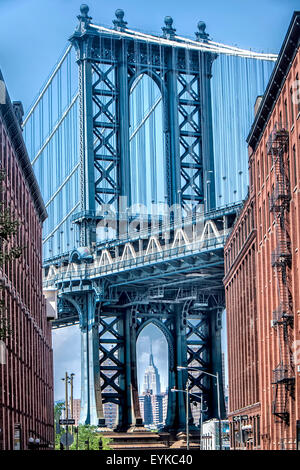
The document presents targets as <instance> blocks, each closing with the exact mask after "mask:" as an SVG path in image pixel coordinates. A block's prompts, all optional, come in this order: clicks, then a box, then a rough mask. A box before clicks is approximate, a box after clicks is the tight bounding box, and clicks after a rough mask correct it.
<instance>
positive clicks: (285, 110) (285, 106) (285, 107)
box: [284, 100, 289, 129]
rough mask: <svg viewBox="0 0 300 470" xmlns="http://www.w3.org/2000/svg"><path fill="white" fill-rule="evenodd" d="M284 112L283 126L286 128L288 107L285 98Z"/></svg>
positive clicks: (287, 124)
mask: <svg viewBox="0 0 300 470" xmlns="http://www.w3.org/2000/svg"><path fill="white" fill-rule="evenodd" d="M284 114H285V128H286V129H288V126H289V120H288V107H287V101H286V100H284Z"/></svg>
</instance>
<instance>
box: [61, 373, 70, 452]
mask: <svg viewBox="0 0 300 470" xmlns="http://www.w3.org/2000/svg"><path fill="white" fill-rule="evenodd" d="M69 378H70V377H69V376H68V372H66V375H65V378H64V379H62V380H64V381H65V411H66V416H65V417H66V419H69V409H68V408H69V403H68V383H69ZM68 432H69V426H68V425H66V449H67V450H69V444H68Z"/></svg>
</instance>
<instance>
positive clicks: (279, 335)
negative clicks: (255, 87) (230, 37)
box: [224, 12, 300, 449]
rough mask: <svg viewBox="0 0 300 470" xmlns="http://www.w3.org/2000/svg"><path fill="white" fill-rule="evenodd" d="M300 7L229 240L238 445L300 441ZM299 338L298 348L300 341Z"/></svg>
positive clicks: (257, 126)
mask: <svg viewBox="0 0 300 470" xmlns="http://www.w3.org/2000/svg"><path fill="white" fill-rule="evenodd" d="M299 44H300V12H295V13H294V15H293V18H292V21H291V23H290V26H289V29H288V32H287V34H286V37H285V40H284V43H283V45H282V48H281V50H280V53H279V57H278V60H277V62H276V64H275V68H274V71H273V74H272V76H271V78H270V81H269V83H268V86H267V89H266V92H265V94H264V96H263V97H261V98H260V99H259V101H258V102H257V103H256V106H255V109H256V115H255V120H254V123H253V126H252V128H251V131H250V134H249V136H248V139H247V141H248V144H249V173H250V187H249V196H248V199H247V201H246V202H245V205H244V208H243V210H242V212H241V214H240V216H239V218H238V220H237V222H236V224H235V227H234V230H233V232H232V233H231V235H230V237H229V239H228V240H227V243H226V247H225V278H224V285H225V291H226V309H227V318H228V348H229V351H228V356H229V419H230V426H231V446H232V447H234V448H239V447H242V448H250V449H251V448H254V449H259V448H260V449H295V448H296V445H297V423H298V425H299V419H300V416H299V415H300V368H299V365H300V361H299V356H300V354H299V349H300V347H299V344H300V331H299V330H300V321H299V320H300V299H299V268H300V258H299V249H300V164H299V158H300V157H299V155H300V141H299V139H300V103H298V101H300V100H299V96H298V95H299V90H300V86H299V82H297V81H298V80H299V79H300V52H299ZM297 345H298V349H297Z"/></svg>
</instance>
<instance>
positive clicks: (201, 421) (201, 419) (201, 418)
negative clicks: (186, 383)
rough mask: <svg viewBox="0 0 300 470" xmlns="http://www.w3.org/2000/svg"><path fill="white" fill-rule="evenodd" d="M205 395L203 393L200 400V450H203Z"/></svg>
mask: <svg viewBox="0 0 300 470" xmlns="http://www.w3.org/2000/svg"><path fill="white" fill-rule="evenodd" d="M202 413H203V393H201V399H200V450H202V427H203V416H202Z"/></svg>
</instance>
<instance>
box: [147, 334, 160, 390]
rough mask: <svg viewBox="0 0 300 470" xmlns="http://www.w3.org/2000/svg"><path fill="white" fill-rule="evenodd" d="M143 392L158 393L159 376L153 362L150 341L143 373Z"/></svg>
mask: <svg viewBox="0 0 300 470" xmlns="http://www.w3.org/2000/svg"><path fill="white" fill-rule="evenodd" d="M144 392H145V393H151V394H152V395H160V393H161V392H160V376H159V373H158V370H157V367H156V366H155V365H154V362H153V354H152V343H151V346H150V360H149V365H148V367H147V369H146V370H145V375H144Z"/></svg>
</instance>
